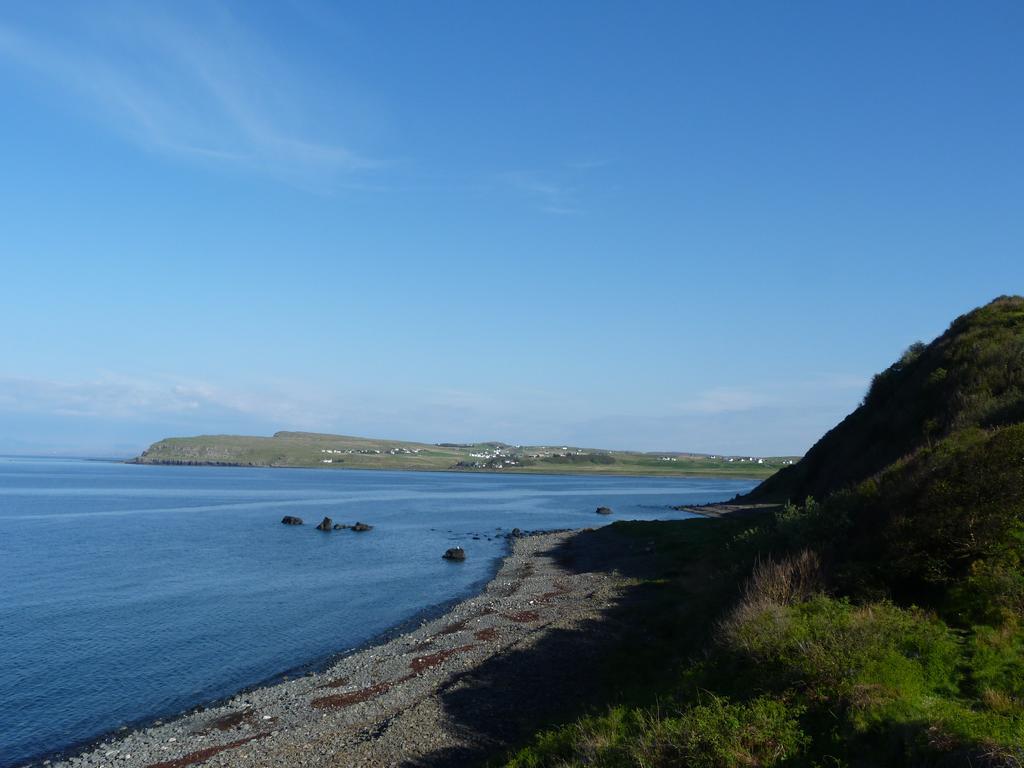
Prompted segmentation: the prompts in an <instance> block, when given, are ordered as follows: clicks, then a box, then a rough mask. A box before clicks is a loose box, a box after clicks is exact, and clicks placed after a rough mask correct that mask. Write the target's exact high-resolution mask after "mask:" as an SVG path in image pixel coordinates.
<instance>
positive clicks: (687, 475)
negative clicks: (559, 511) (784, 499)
mask: <svg viewBox="0 0 1024 768" xmlns="http://www.w3.org/2000/svg"><path fill="white" fill-rule="evenodd" d="M98 461H111V462H114V463H117V464H130V465H133V466H138V467H222V468H235V469H313V470H316V471H317V472H423V473H427V474H450V475H525V476H529V475H537V476H539V477H646V478H651V479H669V480H671V479H681V480H686V479H692V478H701V479H705V480H712V479H713V480H749V481H750V482H753V483H760V482H761V481H763V480H764V479H765V478H766V477H770V475H744V474H727V473H723V472H662V473H649V472H616V471H608V470H600V471H595V470H590V471H581V470H577V471H575V472H573V471H570V470H566V471H564V472H559V471H557V470H547V469H545V470H543V471H535V470H530V469H503V470H501V471H500V472H499V471H495V470H493V469H434V468H431V469H423V468H419V467H345V466H330V467H325V466H318V465H315V464H310V465H308V466H307V465H304V464H242V463H235V462H225V461H138V460H136V459H98Z"/></svg>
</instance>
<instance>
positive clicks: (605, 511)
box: [597, 507, 612, 515]
mask: <svg viewBox="0 0 1024 768" xmlns="http://www.w3.org/2000/svg"><path fill="white" fill-rule="evenodd" d="M611 513H612V511H611V509H609V508H608V507H598V508H597V514H599V515H610V514H611Z"/></svg>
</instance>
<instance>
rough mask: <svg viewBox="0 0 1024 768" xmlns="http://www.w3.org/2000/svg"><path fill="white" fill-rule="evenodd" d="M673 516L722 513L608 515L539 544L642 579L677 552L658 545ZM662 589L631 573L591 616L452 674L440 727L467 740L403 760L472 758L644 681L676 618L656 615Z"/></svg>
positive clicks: (570, 561) (580, 567)
mask: <svg viewBox="0 0 1024 768" xmlns="http://www.w3.org/2000/svg"><path fill="white" fill-rule="evenodd" d="M680 525H686V526H688V527H689V526H694V525H696V526H707V527H709V528H715V527H722V526H723V525H724V523H723V521H718V520H694V521H679V522H675V523H665V524H649V523H629V524H625V525H624V524H616V525H613V526H608V527H605V528H601V529H598V530H593V531H583V532H581V533H579V534H578V535H577V536H576V537H574V538H572V539H570V540H569V541H568V542H566V543H565V544H564V545H561V546H559V547H556V548H555V549H554V550H551V551H550V552H548V553H546V554H550V555H553V556H554V557H555V559H556V561H557V562H558V563H559V564H560V565H561V566H562V567H563V568H564V569H565V570H566V571H568V572H570V573H576V574H579V573H593V572H596V573H602V572H611V571H617V572H618V573H620V574H622V575H625V576H628V577H633V578H638V579H641V580H649V579H651V578H652V577H654V576H656V575H658V576H662V575H663V574H664V573H665V572H667V571H669V570H672V569H673V568H674V567H675V566H676V561H677V559H678V557H679V556H680V554H681V553H680V552H672V553H670V554H668V555H667V557H662V556H661V554H660V552H659V549H660V548H662V547H664V546H665V545H666V544H668V545H669V549H671V548H672V547H671V542H666V540H665V536H664V534H665V533H666V532H668V531H669V528H666V526H671V527H672V530H673V531H679V530H680V529H679V528H678V526H680ZM654 526H658V527H654ZM691 532H692V531H691ZM684 538H686V537H684ZM691 538H692V537H691ZM664 591H665V587H664V585H663V584H662V583H660V582H652V581H641V583H639V584H638V585H636V586H633V587H630V588H628V589H627V590H626V591H625V592H624V593H623V594H622V595H621V596H620V597H619V599H618V600H616V601H615V602H614V603H613V604H611V605H609V606H607V607H606V608H605V609H604V610H603V611H602V612H601V614H600V616H599V618H597V619H594V620H590V621H586V622H584V623H582V624H581V625H579V626H576V627H574V628H571V629H548V630H546V632H545V634H544V636H543V637H542V638H541V639H540V640H539V641H537V642H535V643H534V644H532V645H531V646H530V647H528V648H523V649H516V648H512V649H509V650H507V651H506V652H504V653H502V654H500V655H498V656H495V657H493V658H491V659H489V660H488V661H486V662H484V663H483V664H482V665H481V666H479V667H477V668H475V669H473V670H470V671H467V672H465V673H463V674H461V675H458V676H456V677H454V678H453V679H452V680H451V681H450V682H449V683H448V684H447V685H446V686H445V687H444V688H442V689H441V691H440V692H439V694H438V695H439V697H440V701H441V706H442V707H443V709H444V711H445V714H446V715H447V717H448V719H449V723H450V727H451V728H452V729H453V730H454V731H455V732H457V733H458V734H459V735H460V736H462V737H463V738H464V740H465V741H468V742H470V743H471V744H473V745H474V746H473V747H459V748H448V749H440V750H437V751H435V752H433V753H431V754H429V755H426V756H424V757H422V758H419V759H416V760H409V761H407V762H405V763H403V764H402V765H403V768H413V767H414V766H415V767H416V768H442V767H443V766H473V765H480V764H482V763H485V762H487V761H488V760H492V759H494V758H496V757H499V756H500V755H502V754H504V753H505V752H506V751H507V750H508V749H509V747H511V746H515V745H519V744H522V743H523V742H524V741H526V740H528V739H529V738H530V737H531V736H532V735H533V734H534V733H536V732H537V731H538V730H539V729H543V728H546V727H550V726H552V725H554V724H557V723H560V722H566V721H569V720H572V719H575V718H577V717H579V716H580V715H582V714H584V713H587V712H593V711H604V710H605V708H606V706H607V702H608V701H610V700H622V699H623V697H625V696H628V693H626V689H629V688H631V687H634V688H635V687H641V688H642V687H644V686H645V685H647V684H648V683H650V684H651V685H653V684H654V682H653V681H646V680H644V677H645V675H649V674H652V673H653V672H654V671H656V670H658V669H659V668H660V665H659V664H656V663H650V657H649V656H648V654H651V653H657V652H658V650H657V649H664V648H666V647H668V646H667V645H666V644H669V645H670V644H672V643H673V642H674V641H675V640H676V639H677V638H675V637H674V636H673V635H674V634H676V633H678V631H679V624H678V622H676V621H671V620H669V621H662V618H664V617H662V616H661V615H659V608H660V607H661V605H662V603H663V602H664V601H665V597H666V595H665V594H664ZM674 594H678V593H677V592H676V593H674ZM701 631H703V630H701ZM678 639H679V640H682V638H678ZM684 645H685V643H684ZM645 656H647V658H644V657H645Z"/></svg>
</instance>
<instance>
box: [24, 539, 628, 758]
mask: <svg viewBox="0 0 1024 768" xmlns="http://www.w3.org/2000/svg"><path fill="white" fill-rule="evenodd" d="M575 535H576V534H575V533H573V532H558V533H547V534H536V535H532V536H526V537H521V538H517V539H514V540H513V542H512V551H511V553H510V554H509V555H508V556H507V557H506V558H505V560H504V561H503V563H502V565H501V567H500V569H499V571H498V573H497V575H496V576H495V578H494V579H493V580H492V581H491V582H489V583H488V584H487V586H486V587H485V588H484V590H483V591H482V592H481V593H480V594H478V595H476V596H475V597H471V598H469V599H467V600H465V601H463V602H461V603H459V604H457V605H456V606H455V607H453V608H452V609H451V610H450V611H448V612H447V613H446V614H444V615H443V616H441V617H439V618H437V619H433V620H430V621H424V623H422V624H421V625H420V626H419V627H417V628H416V629H414V630H412V631H410V632H407V633H405V634H401V635H399V636H397V637H393V638H392V639H390V640H388V641H387V642H385V643H383V644H380V645H377V646H373V647H370V648H367V649H365V650H362V651H359V652H357V653H354V654H352V655H351V656H347V657H345V658H342V659H340V660H339V661H338V662H337V663H335V664H333V665H332V666H331V667H329V668H328V669H326V670H324V671H322V672H319V673H316V674H312V675H309V676H305V677H301V678H297V679H294V680H289V681H286V682H283V683H279V684H276V685H271V686H267V687H264V688H259V689H255V690H251V691H247V692H244V693H241V694H239V695H238V696H236V697H234V698H233V699H231V700H230V701H228V702H226V703H224V704H222V705H220V706H217V707H213V708H209V709H205V710H203V711H201V712H195V713H191V714H187V715H184V716H181V717H179V718H177V719H174V720H171V721H168V722H165V723H160V724H154V725H152V726H150V727H148V728H145V729H142V730H138V731H134V732H130V733H127V734H125V735H123V737H118V738H115V739H110V740H107V741H105V742H103V743H101V744H100V745H98V746H95V747H93V748H92V749H91V750H90V751H88V752H85V753H83V754H80V755H78V756H76V757H73V758H71V759H68V760H64V761H52V762H51V761H47V763H46V764H47V765H50V766H52V767H53V768H58V767H60V768H98V767H99V766H111V767H112V768H113V767H124V768H129V767H132V768H134V767H135V766H138V767H139V768H185V766H193V765H208V766H230V767H240V766H247V767H248V766H285V767H287V766H334V767H337V766H372V767H374V768H376V767H377V766H381V767H382V766H399V765H410V766H415V765H421V764H428V763H429V764H432V765H436V764H437V762H436V761H433V762H431V761H429V760H428V761H427V762H426V763H421V762H420V760H421V758H422V759H425V758H427V757H428V756H431V755H438V754H443V753H445V752H457V751H458V750H460V749H473V750H481V749H484V750H488V749H489V750H492V751H493V750H494V749H497V748H500V747H502V746H503V745H502V744H501V743H493V742H494V741H495V739H494V737H492V736H485V735H483V734H480V733H475V732H473V729H467V728H465V727H463V726H461V725H460V724H459V723H456V722H452V718H451V717H450V716H449V715H448V713H447V712H446V711H445V707H444V706H443V701H442V693H443V694H444V695H452V694H453V693H454V694H455V695H458V693H459V689H460V687H461V688H464V689H465V691H468V692H469V695H473V694H472V690H473V685H474V671H476V670H478V669H479V668H480V666H481V665H483V664H485V663H486V662H488V661H489V660H492V659H494V658H495V657H499V656H501V655H502V654H506V653H508V652H509V651H512V650H514V651H517V652H519V651H528V650H529V649H530V647H531V646H533V645H535V644H536V643H539V642H542V641H543V640H544V638H545V636H546V635H547V634H548V633H551V632H554V631H557V630H573V629H575V628H578V627H579V626H580V624H581V623H583V622H588V621H592V620H594V619H596V618H598V617H599V616H600V615H601V614H602V612H603V611H605V610H606V609H607V608H608V607H610V606H611V605H612V604H613V603H614V602H615V600H616V599H617V598H618V596H619V595H620V594H621V593H622V590H623V589H624V588H625V587H626V585H627V580H626V579H625V578H623V577H621V576H619V575H617V574H616V573H613V572H606V571H600V572H582V573H580V572H576V571H571V570H569V569H566V568H564V567H562V566H561V565H560V564H559V562H558V559H557V557H556V555H555V550H556V549H557V548H558V547H564V546H565V545H566V543H567V542H569V540H570V539H572V538H573V537H574V536H575ZM476 682H477V683H479V681H476ZM508 704H509V706H515V707H519V706H522V703H521V702H508ZM496 716H501V714H500V713H496ZM482 741H490V742H492V743H481V742H482ZM33 765H39V763H35V764H33Z"/></svg>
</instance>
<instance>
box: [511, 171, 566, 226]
mask: <svg viewBox="0 0 1024 768" xmlns="http://www.w3.org/2000/svg"><path fill="white" fill-rule="evenodd" d="M499 180H500V181H501V182H502V183H503V184H504V185H505V186H506V187H508V188H510V189H512V190H513V191H515V192H516V193H518V194H520V195H521V196H523V197H525V198H527V199H529V200H530V201H531V202H533V203H534V204H535V205H537V206H538V208H539V209H540V210H541V211H543V212H544V213H551V214H555V215H560V216H568V215H573V214H578V213H582V210H581V209H580V207H579V205H578V203H577V190H576V189H575V188H574V187H573V186H571V185H568V184H564V183H562V182H560V181H556V180H555V179H554V178H553V177H552V176H551V175H550V174H545V173H541V172H539V171H508V172H506V173H503V174H501V175H500V176H499Z"/></svg>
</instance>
